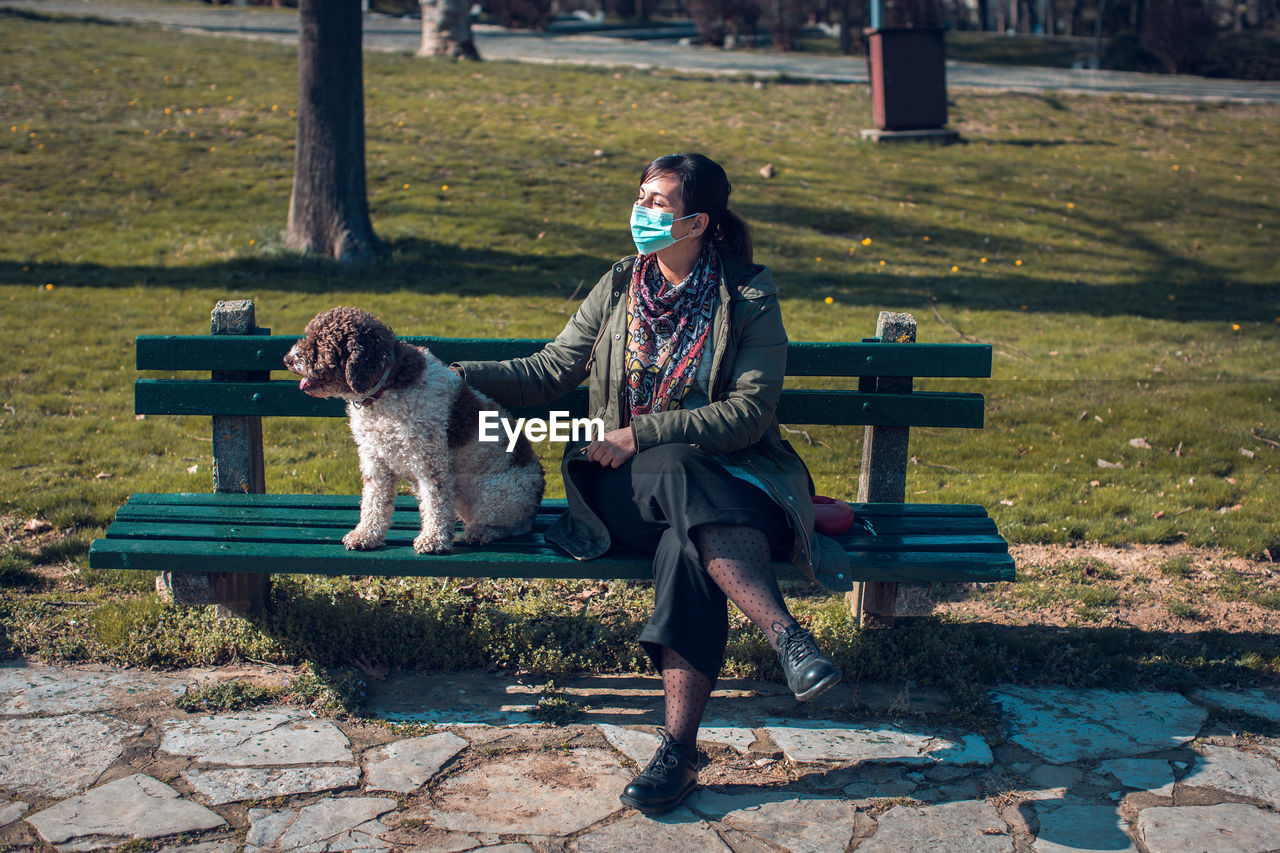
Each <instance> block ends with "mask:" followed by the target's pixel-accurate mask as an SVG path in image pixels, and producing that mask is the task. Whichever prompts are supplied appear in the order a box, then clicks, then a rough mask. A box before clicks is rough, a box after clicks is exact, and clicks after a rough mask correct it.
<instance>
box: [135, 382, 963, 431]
mask: <svg viewBox="0 0 1280 853" xmlns="http://www.w3.org/2000/svg"><path fill="white" fill-rule="evenodd" d="M548 408H552V409H554V410H556V411H564V412H568V417H571V418H582V417H586V416H587V413H588V409H587V392H586V390H585V389H577V390H575V391H572V392H570V393H569V394H566V395H565V396H564V397H562V398H560V399H559V400H557V401H556V402H555V403H552V404H551V406H550V407H548V406H512V407H511V413H512V415H513V416H515V417H545V416H546V414H547V410H548ZM983 410H984V402H983V397H982V395H981V394H974V393H968V392H954V391H916V392H913V393H902V394H895V393H874V392H863V391H848V390H815V389H806V388H791V389H785V390H784V391H783V392H782V398H781V400H779V402H778V410H777V415H778V420H779V421H780V422H782V423H787V424H813V423H821V424H828V425H837V426H898V427H902V426H905V427H913V426H923V427H940V428H946V427H954V428H967V429H981V428H982V425H983V421H984V411H983ZM134 413H135V414H139V415H249V416H253V415H260V416H281V417H342V416H344V415H345V414H346V409H345V406H344V405H343V403H342V402H341V401H339V400H336V399H317V398H315V397H309V396H307V395H306V394H304V393H302V392H301V391H299V390H298V385H297V383H296V382H290V381H287V380H283V381H266V382H245V381H213V380H208V379H139V380H138V381H137V382H136V383H134ZM566 427H567V425H566ZM494 434H495V436H501V435H502V431H501V429H500V428H497V427H496V426H495V430H494Z"/></svg>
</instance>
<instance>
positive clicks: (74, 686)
mask: <svg viewBox="0 0 1280 853" xmlns="http://www.w3.org/2000/svg"><path fill="white" fill-rule="evenodd" d="M186 691H187V686H186V684H185V683H183V682H181V681H178V680H177V679H174V678H166V677H165V676H163V675H157V674H156V673H153V672H145V671H142V670H136V669H130V670H119V671H111V670H107V671H101V672H99V671H92V670H80V669H66V668H64V667H59V666H42V665H39V664H31V665H28V664H26V663H18V664H14V665H6V666H0V715H6V716H13V715H18V714H67V713H71V712H86V711H109V710H112V709H115V708H133V707H136V706H137V705H139V704H140V703H141V702H142V701H143V700H144V699H148V698H161V699H165V700H167V701H172V700H173V699H174V698H176V697H178V696H181V695H183V694H184V693H186Z"/></svg>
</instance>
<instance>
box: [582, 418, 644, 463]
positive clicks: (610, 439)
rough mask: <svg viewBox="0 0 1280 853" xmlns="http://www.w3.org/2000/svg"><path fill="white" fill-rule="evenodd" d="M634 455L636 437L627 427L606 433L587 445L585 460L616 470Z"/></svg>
mask: <svg viewBox="0 0 1280 853" xmlns="http://www.w3.org/2000/svg"><path fill="white" fill-rule="evenodd" d="M635 455H636V436H635V433H633V432H632V431H631V427H629V426H627V427H623V428H622V429H615V430H614V431H613V432H607V433H605V435H604V438H598V439H596V440H595V441H593V442H591V443H590V444H588V445H587V458H588V459H590V460H591V461H592V462H599V463H600V465H602V466H607V467H609V468H617V467H618V466H619V465H621V464H622V463H624V462H626V461H627V460H628V459H630V458H631V457H632V456H635Z"/></svg>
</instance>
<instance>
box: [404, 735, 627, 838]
mask: <svg viewBox="0 0 1280 853" xmlns="http://www.w3.org/2000/svg"><path fill="white" fill-rule="evenodd" d="M631 777H632V773H631V772H630V771H627V770H626V769H624V768H623V767H622V765H621V764H620V763H619V762H618V759H617V757H616V756H615V755H614V754H613V753H611V752H608V751H606V750H603V749H597V748H593V747H584V748H580V749H573V750H569V751H567V752H565V753H558V752H556V753H553V752H530V753H511V754H507V755H499V756H495V757H494V758H493V759H492V760H490V761H486V762H483V763H481V764H478V765H476V766H475V767H473V768H471V769H470V770H467V771H464V772H462V773H458V774H456V775H454V776H450V777H449V778H448V779H446V780H445V781H444V782H443V783H442V784H441V785H440V787H439V789H438V790H437V791H436V796H435V801H434V802H433V803H432V804H430V805H428V806H426V807H425V808H424V809H423V811H422V812H421V816H422V817H424V818H426V819H427V820H428V821H430V822H431V823H432V824H433V825H435V826H438V827H440V828H442V829H451V830H455V831H459V832H496V833H512V834H519V835H547V836H563V835H570V834H572V833H574V832H577V831H579V830H581V829H585V828H586V827H588V826H590V825H591V824H593V823H595V822H596V821H598V820H601V819H602V818H604V817H606V816H608V815H610V814H612V813H613V812H615V811H618V810H619V809H621V808H622V804H621V803H619V802H618V795H619V794H620V793H621V792H622V789H623V788H624V787H626V785H627V783H628V782H630V781H631ZM532 791H536V792H538V796H537V798H536V799H535V798H532V797H530V792H532ZM415 816H418V815H415Z"/></svg>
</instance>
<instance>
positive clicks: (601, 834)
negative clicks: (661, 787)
mask: <svg viewBox="0 0 1280 853" xmlns="http://www.w3.org/2000/svg"><path fill="white" fill-rule="evenodd" d="M492 849H493V848H491V847H490V848H486V851H485V853H489V851H491V850H492ZM569 849H570V850H572V851H574V853H618V851H620V850H650V851H666V853H730V848H729V847H728V846H727V845H726V844H725V843H724V842H723V841H721V840H720V836H719V835H717V834H716V831H715V828H714V827H712V825H711V824H710V823H708V822H707V821H705V820H700V819H699V818H698V817H697V816H696V815H694V814H693V813H692V812H690V811H689V810H688V809H685V808H680V809H677V810H676V811H674V812H668V813H667V814H665V815H659V816H657V817H645V816H644V815H641V814H632V815H630V816H629V817H626V818H624V819H622V820H619V821H616V822H614V823H611V824H609V825H608V826H606V827H604V828H603V829H598V830H596V831H595V832H590V833H587V834H586V835H583V836H581V837H580V838H578V839H576V840H575V841H574V842H573V843H572V844H571V845H570V847H569Z"/></svg>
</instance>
